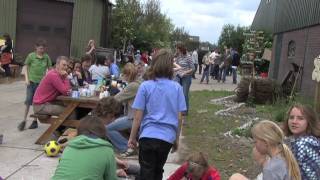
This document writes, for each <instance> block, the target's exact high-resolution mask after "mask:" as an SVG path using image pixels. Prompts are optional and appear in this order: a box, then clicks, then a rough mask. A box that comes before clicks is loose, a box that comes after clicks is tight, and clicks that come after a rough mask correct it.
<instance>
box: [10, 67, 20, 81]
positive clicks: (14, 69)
mask: <svg viewBox="0 0 320 180" xmlns="http://www.w3.org/2000/svg"><path fill="white" fill-rule="evenodd" d="M9 68H10V71H11V75H12V77H14V78H16V77H18V76H19V73H20V66H19V65H17V64H9Z"/></svg>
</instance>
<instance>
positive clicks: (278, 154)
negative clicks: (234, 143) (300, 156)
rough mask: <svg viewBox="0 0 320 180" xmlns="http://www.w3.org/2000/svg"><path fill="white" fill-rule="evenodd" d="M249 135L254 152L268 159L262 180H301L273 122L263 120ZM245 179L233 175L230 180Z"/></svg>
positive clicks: (282, 138)
mask: <svg viewBox="0 0 320 180" xmlns="http://www.w3.org/2000/svg"><path fill="white" fill-rule="evenodd" d="M251 133H252V136H253V140H254V145H255V147H254V148H256V150H257V151H258V152H259V153H260V154H261V155H263V156H265V157H269V158H270V159H269V160H268V161H267V162H266V163H265V164H264V167H263V170H262V176H263V179H264V180H269V179H270V180H301V175H300V170H299V166H298V163H297V161H296V159H295V157H294V155H293V154H292V152H291V150H290V149H289V147H288V146H287V145H286V144H285V143H284V134H283V132H282V130H281V128H280V127H279V126H278V125H277V124H276V123H274V122H272V121H268V120H264V121H261V122H259V123H257V124H256V125H255V126H254V127H253V128H252V129H251ZM244 179H247V178H246V177H244V176H242V175H240V174H234V175H233V176H231V177H230V180H244Z"/></svg>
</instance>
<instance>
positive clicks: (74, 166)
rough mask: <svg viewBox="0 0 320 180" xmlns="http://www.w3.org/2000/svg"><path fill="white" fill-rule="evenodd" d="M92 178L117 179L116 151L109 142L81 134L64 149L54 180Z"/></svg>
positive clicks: (97, 179) (84, 179)
mask: <svg viewBox="0 0 320 180" xmlns="http://www.w3.org/2000/svg"><path fill="white" fill-rule="evenodd" d="M91 179H92V180H114V179H117V176H116V162H115V157H114V152H113V148H112V145H111V144H110V143H109V142H107V141H105V140H102V139H100V138H96V139H95V138H90V137H87V136H84V135H80V136H77V137H76V138H74V139H72V140H71V141H70V142H69V144H68V146H67V147H66V148H65V149H64V151H63V154H62V157H61V159H60V162H59V165H58V167H57V169H56V172H55V174H54V176H53V177H52V180H91Z"/></svg>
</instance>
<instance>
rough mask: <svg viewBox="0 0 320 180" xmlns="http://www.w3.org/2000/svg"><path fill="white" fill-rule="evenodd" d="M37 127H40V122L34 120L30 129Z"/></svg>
mask: <svg viewBox="0 0 320 180" xmlns="http://www.w3.org/2000/svg"><path fill="white" fill-rule="evenodd" d="M36 128H38V122H37V121H32V123H31V125H30V126H29V129H36Z"/></svg>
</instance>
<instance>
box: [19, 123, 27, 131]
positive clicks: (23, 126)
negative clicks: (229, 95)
mask: <svg viewBox="0 0 320 180" xmlns="http://www.w3.org/2000/svg"><path fill="white" fill-rule="evenodd" d="M25 127H26V121H22V122H21V123H19V125H18V130H19V131H23V130H24V128H25Z"/></svg>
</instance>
